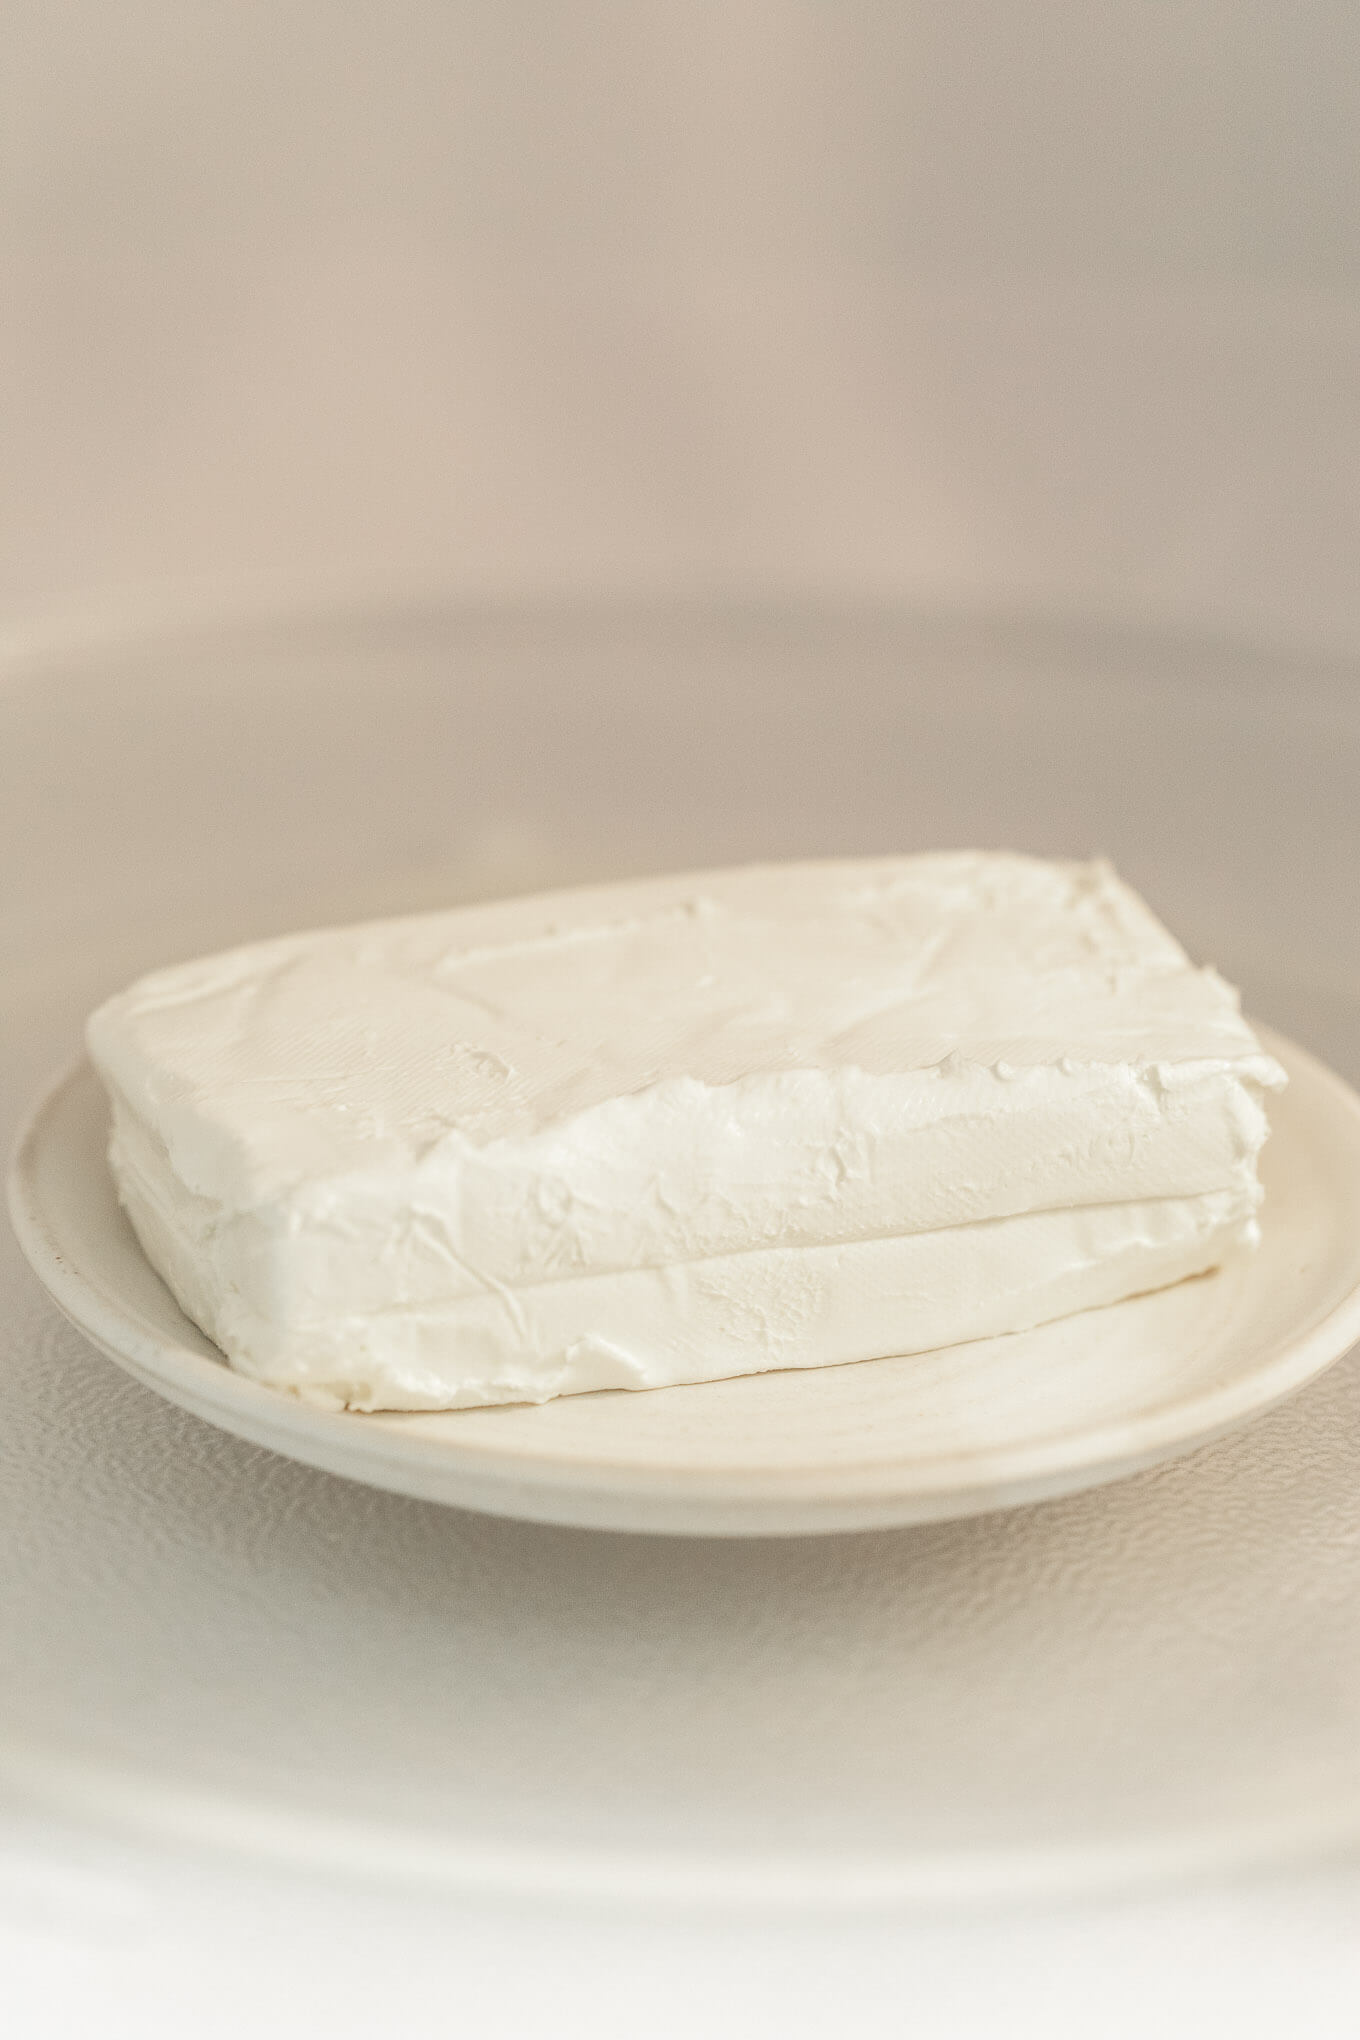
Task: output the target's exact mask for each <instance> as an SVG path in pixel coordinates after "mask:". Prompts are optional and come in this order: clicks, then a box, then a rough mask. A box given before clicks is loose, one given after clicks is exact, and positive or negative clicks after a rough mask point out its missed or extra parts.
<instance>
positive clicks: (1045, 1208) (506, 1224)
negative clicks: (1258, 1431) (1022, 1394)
mask: <svg viewBox="0 0 1360 2040" xmlns="http://www.w3.org/2000/svg"><path fill="white" fill-rule="evenodd" d="M86 1040H87V1043H88V1046H89V1050H90V1055H91V1058H92V1060H93V1062H94V1065H95V1068H96V1069H97V1070H98V1071H99V1074H100V1076H101V1078H102V1079H103V1082H104V1084H105V1086H106V1088H107V1091H108V1095H109V1098H110V1101H111V1105H112V1117H113V1131H112V1137H111V1140H110V1142H109V1150H108V1159H109V1166H110V1167H111V1169H112V1172H113V1177H114V1180H115V1182H116V1183H117V1185H118V1191H119V1199H120V1202H121V1203H122V1205H123V1208H124V1209H125V1211H126V1212H127V1214H128V1216H129V1218H130V1220H131V1222H132V1225H133V1228H134V1230H135V1231H136V1234H137V1237H138V1239H139V1240H140V1241H141V1243H142V1246H143V1248H144V1249H145V1252H146V1254H147V1257H148V1259H149V1260H150V1261H151V1263H152V1265H153V1267H155V1268H156V1269H157V1270H158V1272H159V1273H160V1275H161V1276H162V1278H163V1279H164V1280H165V1282H166V1283H167V1284H168V1285H169V1287H170V1289H171V1290H172V1291H173V1292H174V1294H175V1296H176V1297H177V1299H178V1300H179V1303H180V1304H181V1306H182V1308H183V1309H184V1310H185V1311H186V1312H187V1313H188V1315H189V1316H190V1317H191V1318H192V1319H193V1321H194V1322H195V1324H197V1325H198V1326H200V1327H201V1329H202V1330H203V1331H205V1332H206V1333H207V1334H208V1335H209V1337H210V1338H212V1339H214V1340H215V1341H216V1343H217V1344H218V1346H219V1347H220V1348H221V1349H222V1351H223V1352H225V1353H226V1355H227V1357H228V1359H229V1360H230V1361H231V1363H232V1365H233V1366H235V1367H237V1368H238V1369H239V1370H240V1371H241V1372H242V1373H243V1374H246V1375H248V1376H250V1377H251V1378H252V1379H254V1380H256V1381H264V1382H268V1383H270V1384H272V1385H273V1386H275V1387H278V1388H286V1389H290V1390H292V1391H294V1392H296V1393H297V1394H299V1395H301V1396H302V1397H304V1398H305V1399H306V1400H308V1401H310V1402H313V1403H317V1404H319V1405H321V1406H322V1407H330V1408H334V1407H335V1406H337V1405H340V1406H342V1407H349V1408H354V1409H360V1410H420V1409H436V1410H437V1409H449V1408H460V1407H468V1406H476V1405H480V1404H494V1403H523V1402H532V1403H541V1402H546V1401H548V1400H550V1399H551V1398H553V1397H555V1396H560V1395H570V1394H576V1393H580V1392H582V1391H588V1390H592V1389H648V1388H660V1387H664V1386H666V1385H668V1384H669V1385H674V1384H677V1383H693V1382H700V1381H709V1380H717V1379H721V1378H723V1377H731V1376H733V1375H740V1374H748V1373H755V1372H759V1371H762V1370H767V1371H768V1370H771V1369H781V1370H782V1369H789V1368H805V1367H815V1366H821V1365H829V1364H835V1363H838V1362H845V1361H858V1360H876V1359H882V1358H883V1357H884V1356H885V1355H889V1354H903V1353H923V1352H926V1351H928V1350H930V1349H931V1348H933V1347H938V1346H949V1345H957V1344H959V1343H960V1342H961V1341H963V1340H965V1339H977V1338H989V1337H995V1336H996V1335H997V1334H1000V1333H1005V1332H1018V1331H1024V1330H1028V1329H1030V1328H1031V1327H1033V1326H1035V1325H1039V1324H1044V1323H1046V1322H1048V1321H1049V1320H1050V1319H1054V1318H1058V1317H1061V1316H1064V1315H1067V1314H1068V1313H1070V1312H1072V1311H1074V1310H1080V1309H1088V1308H1092V1307H1094V1306H1097V1305H1101V1304H1110V1303H1115V1302H1117V1301H1119V1299H1120V1298H1122V1297H1126V1296H1134V1295H1139V1294H1141V1293H1143V1292H1145V1291H1148V1290H1153V1289H1158V1288H1162V1287H1164V1286H1166V1285H1167V1284H1168V1283H1172V1282H1177V1281H1180V1280H1183V1279H1184V1278H1185V1277H1187V1276H1190V1275H1199V1274H1203V1273H1204V1272H1205V1271H1206V1270H1207V1269H1210V1268H1214V1267H1217V1266H1219V1265H1220V1264H1221V1263H1222V1262H1223V1261H1224V1260H1225V1259H1230V1258H1232V1257H1233V1256H1234V1254H1235V1253H1237V1252H1238V1251H1240V1250H1242V1249H1243V1248H1246V1249H1250V1248H1251V1247H1253V1246H1254V1245H1255V1243H1256V1240H1257V1237H1258V1232H1257V1226H1256V1221H1255V1211H1256V1206H1257V1203H1258V1200H1259V1197H1260V1190H1259V1186H1258V1183H1257V1175H1256V1158H1257V1152H1258V1150H1259V1148H1260V1146H1261V1144H1262V1142H1263V1141H1264V1139H1265V1137H1266V1132H1267V1119H1266V1113H1265V1098H1266V1094H1267V1093H1268V1091H1269V1090H1271V1089H1278V1088H1280V1087H1281V1086H1282V1085H1283V1083H1284V1073H1283V1071H1282V1070H1281V1069H1280V1068H1279V1065H1278V1064H1277V1063H1275V1062H1273V1061H1272V1059H1271V1058H1270V1057H1269V1056H1268V1055H1266V1054H1265V1053H1264V1052H1263V1051H1262V1050H1261V1048H1260V1044H1259V1043H1258V1042H1257V1041H1256V1040H1255V1038H1254V1036H1253V1034H1252V1031H1251V1029H1250V1028H1249V1027H1248V1026H1247V1024H1246V1022H1245V1021H1244V1020H1243V1019H1242V1016H1241V1013H1240V1011H1239V1009H1238V1001H1237V995H1236V993H1235V992H1234V991H1233V990H1232V988H1231V987H1230V986H1228V985H1227V984H1225V983H1224V982H1223V980H1222V978H1221V977H1219V976H1218V975H1217V974H1216V973H1215V972H1214V971H1212V970H1205V969H1200V968H1196V967H1195V966H1193V965H1192V964H1191V962H1190V960H1189V958H1187V957H1186V955H1185V953H1184V951H1183V950H1182V949H1181V948H1180V947H1179V945H1178V944H1177V943H1176V941H1175V939H1174V937H1172V936H1171V935H1170V934H1169V933H1168V932H1167V931H1166V930H1165V929H1164V928H1162V927H1161V926H1160V925H1159V924H1158V922H1157V920H1156V918H1155V916H1154V915H1152V914H1151V913H1150V912H1149V910H1148V909H1147V907H1146V906H1145V905H1144V903H1143V902H1142V901H1140V900H1139V899H1138V898H1137V896H1136V895H1135V894H1134V893H1133V892H1131V891H1130V889H1129V888H1128V887H1127V886H1125V885H1124V884H1122V883H1121V881H1120V880H1119V879H1118V878H1117V876H1116V875H1115V873H1114V872H1113V871H1112V870H1110V869H1109V868H1108V866H1105V865H1101V864H1073V863H1059V862H1055V861H1052V860H1047V861H1046V860H1041V859H1038V858H1030V857H1024V856H1019V855H1016V854H1015V853H1014V852H996V851H993V852H990V853H985V852H978V851H953V852H938V853H935V854H932V855H927V856H924V857H921V856H918V857H915V858H893V859H882V858H877V859H875V858H856V859H826V860H813V861H802V862H797V861H791V862H786V863H780V864H765V865H755V866H746V867H742V868H740V869H737V870H727V871H708V872H697V873H688V874H678V875H675V876H667V877H663V878H653V879H642V880H639V879H633V880H625V881H624V882H623V883H621V884H617V885H612V886H602V887H601V886H587V887H578V888H568V889H567V890H565V891H559V892H549V893H542V894H539V895H538V896H537V897H531V898H528V899H519V900H508V901H503V902H498V903H494V904H492V905H490V906H484V907H476V908H467V907H464V908H461V909H460V908H454V909H451V910H446V911H445V912H443V913H439V914H428V915H417V916H413V917H408V918H401V917H398V918H396V919H393V920H387V921H371V922H367V923H361V924H360V925H359V926H358V927H349V928H343V927H342V928H336V929H329V930H320V931H311V932H304V933H300V934H296V935H291V936H287V937H285V938H283V939H282V940H281V941H278V942H272V943H262V944H258V945H255V946H253V947H248V948H245V949H236V950H230V951H228V952H226V953H225V954H221V955H214V956H209V957H201V958H198V959H195V960H194V961H192V962H191V963H188V964H183V965H179V966H173V965H172V966H170V967H168V968H166V969H164V970H160V971H155V972H153V973H152V974H151V975H150V976H149V977H144V978H142V979H140V980H139V981H138V982H137V983H136V984H135V985H132V986H130V987H128V988H127V989H126V990H125V991H122V992H120V993H118V994H116V995H115V996H114V998H112V999H111V1000H108V1001H106V1002H105V1004H103V1005H102V1006H100V1007H99V1009H98V1010H97V1011H96V1012H95V1013H94V1014H93V1015H92V1016H91V1018H90V1021H89V1023H88V1026H87V1029H86Z"/></svg>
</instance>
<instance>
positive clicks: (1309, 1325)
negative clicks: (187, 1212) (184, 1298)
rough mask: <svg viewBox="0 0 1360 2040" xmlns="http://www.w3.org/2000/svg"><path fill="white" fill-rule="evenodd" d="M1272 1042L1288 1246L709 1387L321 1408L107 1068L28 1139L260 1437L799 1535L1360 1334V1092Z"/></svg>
mask: <svg viewBox="0 0 1360 2040" xmlns="http://www.w3.org/2000/svg"><path fill="white" fill-rule="evenodd" d="M1271 1039H1272V1046H1273V1047H1274V1048H1275V1050H1276V1052H1277V1053H1278V1054H1279V1055H1280V1057H1281V1059H1282V1060H1283V1061H1284V1062H1285V1064H1286V1065H1287V1067H1288V1069H1289V1072H1290V1077H1291V1083H1290V1087H1289V1089H1288V1091H1287V1092H1286V1093H1285V1094H1284V1096H1283V1099H1282V1100H1281V1101H1279V1102H1277V1104H1276V1105H1275V1107H1274V1111H1273V1120H1274V1133H1273V1137H1272V1139H1271V1141H1270V1143H1269V1145H1268V1147H1267V1150H1266V1155H1265V1166H1264V1177H1265V1182H1266V1187H1267V1202H1266V1207H1265V1214H1264V1223H1263V1234H1264V1238H1263V1244H1262V1246H1261V1248H1260V1250H1259V1251H1258V1252H1257V1253H1256V1254H1253V1255H1246V1256H1242V1257H1240V1258H1239V1259H1237V1260H1236V1261H1234V1263H1233V1264H1232V1265H1231V1266H1230V1267H1227V1268H1225V1269H1223V1270H1221V1271H1219V1272H1218V1273H1217V1274H1214V1275H1210V1276H1207V1277H1202V1278H1200V1279H1199V1280H1197V1281H1192V1282H1185V1283H1181V1284H1179V1285H1178V1286H1177V1287H1175V1288H1174V1289H1168V1290H1164V1291H1161V1292H1159V1293H1157V1294H1155V1295H1150V1296H1143V1297H1137V1298H1134V1299H1132V1300H1130V1301H1129V1302H1127V1303H1122V1304H1118V1305H1116V1306H1114V1307H1113V1308H1110V1309H1106V1310H1099V1311H1088V1312H1084V1313H1082V1314H1081V1315H1079V1316H1077V1317H1072V1318H1066V1319H1063V1320H1061V1321H1059V1322H1058V1323H1056V1324H1052V1325H1045V1326H1043V1327H1041V1328H1040V1329H1039V1330H1037V1331H1033V1332H1027V1333H1023V1334H1018V1335H1013V1336H1011V1337H1008V1338H1000V1339H987V1340H981V1341H977V1342H975V1343H973V1344H971V1345H966V1346H954V1347H950V1348H947V1349H943V1350H941V1351H938V1352H934V1353H926V1354H915V1355H912V1356H910V1357H906V1358H896V1359H886V1360H875V1361H866V1362H863V1363H860V1364H858V1365H852V1366H845V1367H830V1368H819V1369H811V1370H807V1371H803V1372H790V1373H776V1374H761V1375H752V1376H748V1377H745V1378H742V1379H739V1380H733V1381H719V1382H706V1383H703V1384H701V1385H699V1386H696V1387H686V1388H670V1389H659V1390H653V1391H650V1392H646V1393H636V1392H634V1393H629V1392H625V1391H615V1392H612V1393H604V1394H596V1395H588V1396H572V1397H566V1398H563V1399H562V1400H561V1401H558V1402H553V1403H547V1404H544V1405H542V1406H540V1407H529V1406H523V1405H521V1406H516V1407H513V1408H500V1409H489V1410H458V1411H449V1412H444V1413H438V1414H435V1415H427V1414H419V1415H405V1414H401V1415H396V1414H393V1415H377V1416H368V1415H354V1414H350V1413H331V1412H326V1411H318V1410H314V1409H311V1408H309V1407H308V1406H307V1405H305V1404H303V1403H301V1402H298V1401H296V1400H295V1399H293V1398H292V1397H290V1396H288V1395H285V1394H281V1393H279V1392H278V1391H277V1390H274V1389H270V1388H265V1387H261V1386H260V1385H258V1384H257V1383H255V1382H251V1381H248V1380H246V1379H244V1378H243V1377H242V1376H240V1375H237V1374H234V1373H233V1372H232V1371H231V1369H230V1368H229V1367H228V1366H227V1365H226V1363H225V1361H224V1360H223V1358H222V1356H221V1354H220V1353H219V1352H218V1350H217V1348H216V1347H215V1346H213V1345H212V1344H211V1343H210V1341H209V1340H208V1339H206V1338H205V1337H204V1336H203V1334H202V1333H201V1332H199V1331H198V1330H197V1329H196V1328H195V1327H194V1326H193V1325H192V1324H191V1323H190V1322H189V1320H188V1319H187V1318H185V1317H184V1315H183V1314H182V1312H181V1311H180V1310H179V1308H178V1306H177V1305H176V1303H175V1302H174V1300H173V1298H172V1297H171V1296H170V1294H169V1291H168V1290H167V1289H166V1288H165V1287H164V1285H163V1284H162V1282H161V1281H160V1279H159V1277H158V1276H157V1275H156V1274H155V1273H154V1271H153V1270H152V1269H151V1267H150V1266H149V1264H148V1263H147V1261H146V1259H145V1258H144V1256H143V1255H142V1253H141V1250H140V1248H139V1247H138V1245H137V1242H136V1240H135V1238H134V1237H133V1234H132V1231H131V1229H130V1227H129V1226H128V1224H127V1221H126V1219H125V1218H124V1216H123V1214H122V1212H121V1211H120V1210H119V1208H118V1204H117V1201H116V1198H115V1195H114V1190H113V1185H112V1181H111V1178H110V1175H109V1171H108V1168H107V1165H106V1162H105V1159H104V1146H105V1139H106V1131H107V1120H106V1112H105V1106H104V1099H103V1094H102V1091H101V1089H100V1086H99V1083H98V1080H97V1079H96V1077H95V1076H94V1073H93V1071H92V1070H91V1069H90V1068H89V1066H88V1065H85V1064H82V1065H81V1066H80V1068H78V1069H77V1070H76V1071H75V1072H74V1074H73V1075H71V1076H69V1077H68V1078H66V1079H65V1081H64V1082H62V1083H61V1084H60V1085H59V1086H58V1087H57V1089H56V1090H55V1091H53V1093H52V1094H51V1096H50V1097H49V1098H48V1099H47V1100H46V1102H45V1103H44V1104H43V1105H42V1106H41V1108H40V1109H39V1111H38V1113H37V1115H36V1117H35V1118H34V1120H33V1121H32V1123H31V1125H30V1127H29V1129H28V1132H27V1134H26V1135H25V1136H24V1138H23V1140H22V1141H21V1143H20V1147H19V1151H18V1155H17V1158H16V1161H15V1166H14V1171H13V1175H12V1178H11V1184H10V1202H11V1210H12V1214H13V1218H14V1223H15V1227H16V1230H17V1232H18V1235H19V1238H20V1241H21V1243H22V1245H23V1246H24V1249H25V1251H26V1252H27V1254H28V1257H29V1259H30V1261H31V1262H32V1264H33V1266H34V1268H35V1269H36V1271H37V1273H38V1275H39V1277H40V1278H41V1280H42V1281H43V1282H44V1283H45V1285H46V1286H47V1288H48V1290H49V1291H50V1292H51V1294H52V1296H53V1297H54V1298H55V1300H56V1302H57V1303H58V1305H59V1306H60V1307H61V1309H62V1310H63V1311H64V1312H65V1313H66V1315H67V1316H68V1317H69V1318H70V1319H71V1321H72V1322H73V1323H74V1324H75V1325H76V1326H77V1327H78V1329H79V1330H80V1331H82V1332H83V1333H84V1334H85V1335H86V1336H87V1337H88V1338H90V1339H91V1340H93V1341H94V1343H95V1344H96V1345H97V1346H100V1347H102V1349H103V1350H104V1352H106V1353H107V1354H109V1355H110V1357H111V1358H112V1359H114V1360H116V1361H118V1362H119V1364H120V1365H121V1366H123V1367H125V1368H127V1369H128V1371H129V1372H130V1373H131V1374H133V1375H135V1376H136V1377H137V1378H138V1380H140V1381H143V1382H145V1383H146V1384H147V1385H148V1386H149V1387H151V1388H154V1389H157V1390H159V1392H160V1393H161V1394H163V1395H166V1396H168V1397H170V1399H171V1400H172V1401H174V1402H177V1403H179V1404H181V1405H182V1406H183V1407H184V1408H186V1409H189V1410H192V1411H193V1412H195V1414H197V1415H198V1416H201V1417H206V1418H207V1419H208V1421H209V1422H211V1423H214V1424H218V1425H220V1426H222V1427H223V1428H224V1429H226V1430H228V1431H233V1432H235V1433H236V1434H237V1435H238V1436H240V1437H243V1438H247V1439H249V1440H251V1441H252V1442H253V1443H255V1444H259V1445H266V1446H269V1447H271V1448H272V1449H273V1450H274V1451H276V1452H281V1453H284V1454H286V1455H288V1456H289V1457H291V1458H294V1459H300V1460H303V1461H305V1462H307V1463H308V1464H310V1465H313V1466H319V1467H324V1468H325V1469H326V1470H327V1471H329V1472H332V1473H339V1474H346V1475H348V1476H349V1477H350V1478H352V1479H355V1480H360V1481H366V1482H368V1483H370V1484H371V1485H373V1486H376V1487H383V1488H390V1489H394V1490H396V1491H398V1492H400V1493H403V1494H408V1495H413V1496H417V1497H420V1498H422V1499H424V1500H428V1501H437V1502H449V1503H456V1504H460V1505H462V1506H464V1507H467V1508H475V1509H485V1510H490V1511H493V1512H495V1513H496V1514H500V1515H510V1516H522V1517H529V1518H533V1519H536V1520H538V1521H543V1522H556V1523H571V1524H576V1525H582V1526H589V1527H592V1528H599V1529H626V1530H652V1531H665V1532H682V1533H689V1534H696V1535H705V1534H709V1535H732V1534H748V1535H764V1534H796V1533H808V1532H815V1531H823V1530H846V1529H861V1528H869V1527H875V1526H886V1525H892V1524H902V1523H913V1522H922V1521H926V1520H930V1519H939V1518H944V1517H952V1516H964V1515H972V1514H977V1513H979V1512H981V1511H983V1510H987V1509H995V1508H1003V1507H1007V1506H1009V1505H1011V1504H1013V1503H1017V1502H1026V1501H1035V1500H1039V1499H1042V1498H1043V1497H1046V1496H1051V1495H1058V1494H1063V1493H1068V1492H1071V1491H1073V1490H1075V1489H1078V1488H1083V1487H1090V1486H1094V1485H1096V1484H1097V1483H1099V1482H1102V1481H1109V1480H1114V1479H1117V1478H1119V1477H1120V1476H1121V1475H1123V1474H1127V1473H1132V1472H1134V1471H1135V1470H1137V1469H1138V1468H1141V1467H1145V1466H1150V1465H1152V1464H1154V1463H1155V1462H1157V1461H1158V1460H1161V1459H1166V1458H1170V1457H1172V1456H1173V1455H1175V1454H1178V1453H1182V1452H1186V1451H1188V1450H1190V1449H1191V1448H1192V1447H1194V1446H1196V1445H1200V1444H1203V1443H1204V1442H1206V1441H1207V1440H1209V1439H1211V1438H1214V1437H1216V1436H1218V1435H1219V1434H1220V1433H1221V1432H1223V1431H1226V1430H1228V1429H1229V1428H1231V1427H1232V1426H1233V1425H1236V1424H1240V1423H1242V1422H1244V1421H1245V1420H1246V1419H1247V1418H1250V1417H1254V1416H1256V1415H1258V1414H1259V1413H1260V1412H1261V1411H1263V1410H1266V1409H1268V1408H1269V1407H1270V1406H1271V1405H1272V1404H1273V1403H1276V1402H1278V1401H1279V1400H1280V1399H1281V1397H1283V1396H1285V1395H1288V1394H1290V1393H1291V1391H1293V1390H1294V1389H1297V1388H1300V1387H1301V1386H1302V1385H1303V1384H1304V1383H1305V1382H1306V1381H1309V1380H1311V1379H1312V1378H1313V1377H1314V1376H1315V1375H1317V1374H1319V1373H1320V1372H1321V1371H1322V1369H1323V1368H1325V1367H1326V1366H1328V1365H1329V1364H1330V1363H1331V1362H1332V1361H1333V1360H1335V1359H1337V1358H1339V1357H1340V1355H1341V1354H1342V1353H1344V1352H1345V1351H1346V1349H1347V1348H1348V1347H1349V1346H1350V1345H1351V1344H1352V1343H1353V1341H1354V1340H1355V1339H1356V1338H1357V1337H1360V1099H1357V1098H1356V1096H1355V1095H1354V1093H1353V1092H1352V1091H1350V1090H1349V1088H1348V1087H1347V1086H1346V1085H1345V1084H1343V1083H1342V1081H1341V1079H1340V1078H1339V1077H1337V1076H1335V1075H1334V1074H1333V1073H1332V1072H1331V1071H1329V1070H1327V1069H1325V1068H1324V1067H1323V1066H1322V1065H1321V1064H1320V1063H1318V1062H1316V1061H1315V1060H1314V1059H1313V1058H1312V1057H1311V1056H1309V1055H1306V1054H1305V1053H1304V1052H1303V1051H1302V1050H1301V1049H1299V1048H1296V1047H1294V1046H1293V1045H1292V1044H1290V1043H1287V1042H1284V1041H1280V1040H1278V1039H1274V1038H1273V1037H1272V1038H1271Z"/></svg>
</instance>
